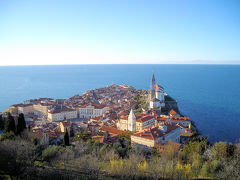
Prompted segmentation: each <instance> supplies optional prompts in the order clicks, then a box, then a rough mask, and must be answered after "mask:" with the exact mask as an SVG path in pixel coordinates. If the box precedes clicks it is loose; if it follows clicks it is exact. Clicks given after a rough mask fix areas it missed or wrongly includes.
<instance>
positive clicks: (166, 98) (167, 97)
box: [165, 95, 175, 101]
mask: <svg viewBox="0 0 240 180" xmlns="http://www.w3.org/2000/svg"><path fill="white" fill-rule="evenodd" d="M165 101H175V100H174V99H173V98H172V97H170V96H169V95H167V96H165Z"/></svg>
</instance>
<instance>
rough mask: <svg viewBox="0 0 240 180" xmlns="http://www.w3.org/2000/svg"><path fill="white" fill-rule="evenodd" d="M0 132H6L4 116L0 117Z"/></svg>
mask: <svg viewBox="0 0 240 180" xmlns="http://www.w3.org/2000/svg"><path fill="white" fill-rule="evenodd" d="M0 130H4V120H3V117H2V115H0Z"/></svg>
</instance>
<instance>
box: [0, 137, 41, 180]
mask: <svg viewBox="0 0 240 180" xmlns="http://www.w3.org/2000/svg"><path fill="white" fill-rule="evenodd" d="M37 156H38V154H36V153H35V148H34V145H33V144H32V143H31V142H29V141H26V140H23V139H16V140H5V141H1V142H0V157H1V161H0V169H1V171H2V172H3V173H4V174H8V175H9V176H10V178H11V179H27V178H24V177H26V176H28V175H29V171H31V169H32V168H34V161H35V160H36V158H37Z"/></svg>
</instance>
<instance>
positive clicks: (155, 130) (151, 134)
mask: <svg viewBox="0 0 240 180" xmlns="http://www.w3.org/2000/svg"><path fill="white" fill-rule="evenodd" d="M159 125H160V124H158V125H155V126H153V127H151V128H148V129H144V130H143V131H140V132H137V133H135V134H133V136H137V137H141V138H146V139H150V140H154V139H156V138H158V137H161V136H163V135H164V134H168V133H169V132H171V131H172V130H175V129H177V128H178V126H176V125H171V124H165V125H166V126H167V131H166V132H165V133H164V132H162V131H161V130H159Z"/></svg>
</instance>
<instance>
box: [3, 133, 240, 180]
mask: <svg viewBox="0 0 240 180" xmlns="http://www.w3.org/2000/svg"><path fill="white" fill-rule="evenodd" d="M24 133H25V134H24ZM24 133H23V135H22V136H21V137H19V136H14V134H11V136H10V138H5V139H3V140H2V141H1V142H0V157H1V161H0V173H1V174H2V176H0V178H3V177H4V176H6V175H8V176H9V177H10V178H11V179H86V178H88V179H92V178H100V179H107V178H108V179H115V178H116V179H119V178H121V179H193V178H199V179H209V178H210V179H239V177H240V144H235V145H233V144H228V143H225V142H218V143H216V144H214V145H213V146H211V145H210V144H209V143H208V141H207V139H204V138H203V139H201V140H199V139H198V140H196V141H195V140H194V141H190V143H189V144H188V145H186V146H185V147H184V148H183V149H182V150H181V151H179V152H178V151H176V150H175V149H174V147H172V146H171V145H169V147H167V148H166V151H164V152H162V153H161V154H159V153H157V151H156V149H155V148H153V149H152V151H151V152H146V151H144V150H143V149H140V148H137V147H131V145H130V142H129V139H128V138H126V137H122V138H120V139H119V140H118V142H116V143H114V144H112V143H109V144H101V143H99V141H96V140H93V139H91V138H86V137H85V135H84V136H82V137H83V138H82V139H81V138H79V139H78V141H76V143H75V144H73V145H71V146H64V145H62V146H55V145H54V146H51V147H47V148H44V147H41V146H40V145H37V144H34V142H33V140H32V139H31V137H29V136H28V133H27V131H25V132H24ZM7 137H8V136H7Z"/></svg>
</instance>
